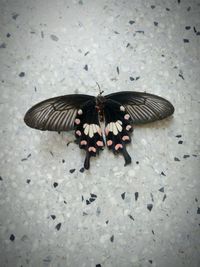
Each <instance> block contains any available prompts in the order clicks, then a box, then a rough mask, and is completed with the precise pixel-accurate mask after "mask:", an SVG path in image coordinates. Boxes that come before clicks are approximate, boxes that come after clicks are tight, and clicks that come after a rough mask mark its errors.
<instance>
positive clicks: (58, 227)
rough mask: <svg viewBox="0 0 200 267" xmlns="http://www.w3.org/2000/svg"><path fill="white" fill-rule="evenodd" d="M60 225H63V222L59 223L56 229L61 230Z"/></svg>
mask: <svg viewBox="0 0 200 267" xmlns="http://www.w3.org/2000/svg"><path fill="white" fill-rule="evenodd" d="M60 227H61V223H58V224H57V225H56V229H57V230H58V231H59V230H60Z"/></svg>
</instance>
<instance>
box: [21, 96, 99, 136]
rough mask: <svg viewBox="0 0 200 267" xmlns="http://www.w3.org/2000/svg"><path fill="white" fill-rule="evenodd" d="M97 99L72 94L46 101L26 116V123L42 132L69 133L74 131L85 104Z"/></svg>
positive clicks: (33, 108) (30, 110) (37, 105)
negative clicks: (78, 112)
mask: <svg viewBox="0 0 200 267" xmlns="http://www.w3.org/2000/svg"><path fill="white" fill-rule="evenodd" d="M94 99H95V97H93V96H89V95H82V94H72V95H65V96H59V97H54V98H50V99H47V100H44V101H42V102H40V103H38V104H36V105H34V106H33V107H32V108H30V109H29V110H28V111H27V113H26V114H25V117H24V121H25V123H26V124H27V125H28V126H29V127H31V128H35V129H39V130H42V131H45V130H48V131H59V132H60V131H68V130H72V129H74V120H75V117H76V114H77V110H78V109H79V108H80V106H81V105H83V104H84V103H86V102H88V101H90V100H94Z"/></svg>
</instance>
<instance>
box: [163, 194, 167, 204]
mask: <svg viewBox="0 0 200 267" xmlns="http://www.w3.org/2000/svg"><path fill="white" fill-rule="evenodd" d="M166 198H167V195H166V194H164V196H163V200H162V201H163V202H164V201H165V199H166Z"/></svg>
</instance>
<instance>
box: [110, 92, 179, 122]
mask: <svg viewBox="0 0 200 267" xmlns="http://www.w3.org/2000/svg"><path fill="white" fill-rule="evenodd" d="M105 98H106V99H111V100H113V101H117V102H118V103H120V104H121V105H123V106H124V107H125V109H126V111H127V112H128V114H129V115H130V116H131V120H132V123H133V124H143V123H148V122H153V121H156V120H161V119H164V118H166V117H168V116H170V115H172V114H173V113H174V107H173V105H172V104H171V103H170V102H169V101H168V100H166V99H164V98H162V97H159V96H156V95H153V94H148V93H142V92H129V91H125V92H118V93H113V94H109V95H107V96H105Z"/></svg>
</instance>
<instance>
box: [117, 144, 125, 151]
mask: <svg viewBox="0 0 200 267" xmlns="http://www.w3.org/2000/svg"><path fill="white" fill-rule="evenodd" d="M122 147H123V146H122V144H116V145H115V150H118V149H120V148H122Z"/></svg>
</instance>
